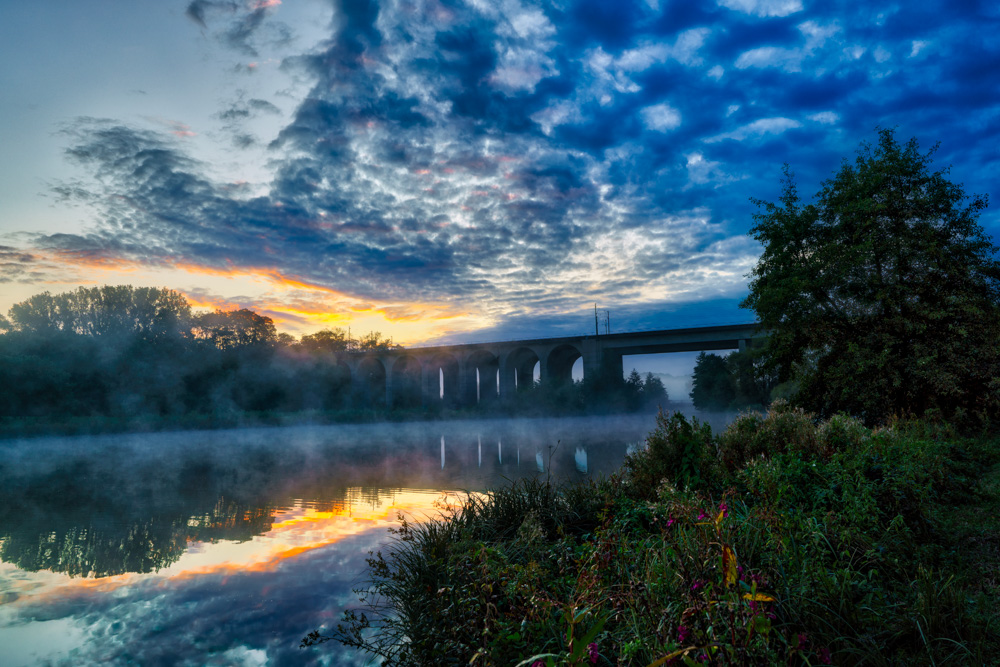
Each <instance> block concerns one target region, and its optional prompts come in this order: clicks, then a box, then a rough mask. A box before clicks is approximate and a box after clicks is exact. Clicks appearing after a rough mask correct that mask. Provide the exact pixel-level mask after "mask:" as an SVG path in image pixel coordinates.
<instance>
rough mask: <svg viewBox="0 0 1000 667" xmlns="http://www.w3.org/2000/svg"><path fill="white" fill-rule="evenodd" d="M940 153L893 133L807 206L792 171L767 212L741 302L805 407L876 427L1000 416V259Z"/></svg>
mask: <svg viewBox="0 0 1000 667" xmlns="http://www.w3.org/2000/svg"><path fill="white" fill-rule="evenodd" d="M935 150H936V147H935V148H934V149H931V150H930V151H929V152H927V153H921V152H920V149H919V146H918V144H917V141H916V139H911V140H910V141H908V142H907V143H906V144H905V145H900V144H899V143H898V142H897V141H896V138H895V133H894V131H893V130H891V129H881V130H879V131H878V143H877V144H875V145H872V144H869V143H864V144H862V145H861V147H860V148H859V150H858V152H857V156H856V158H855V160H854V162H853V163H850V162H848V161H844V163H843V164H842V165H841V167H840V170H839V171H838V172H837V173H836V175H835V176H834V177H833V178H831V179H829V180H827V181H825V182H824V183H823V184H822V188H821V189H820V191H819V193H818V194H817V196H816V202H815V204H808V205H803V204H802V203H801V201H800V199H799V196H798V193H797V190H796V187H795V183H794V179H793V177H792V174H791V173H790V171H789V169H788V167H787V165H786V167H785V171H784V173H785V179H784V182H783V190H782V195H781V198H780V201H779V203H771V202H766V201H761V200H757V199H753V200H751V201H753V202H754V203H755V204H756V205H757V206H758V209H759V210H758V213H757V214H755V216H754V220H755V223H756V224H755V226H754V227H753V228H752V229H751V230H750V233H751V234H752V235H753V237H754V238H756V239H757V240H758V241H759V242H760V243H761V244H762V245H763V253H762V254H761V257H760V259H759V261H758V263H757V265H756V267H754V269H753V270H752V271H751V273H750V275H749V277H750V278H751V282H750V294H749V295H748V296H747V298H746V299H745V300H744V301H743V303H742V304H741V305H742V306H743V307H745V308H751V309H753V310H754V311H755V312H756V314H757V318H758V320H759V321H760V324H761V328H762V329H764V330H767V331H768V332H769V333H770V336H769V338H768V342H767V350H766V355H767V357H768V362H767V367H768V368H769V369H771V370H774V371H776V372H777V373H778V375H779V379H780V380H781V381H785V380H789V379H791V378H792V377H793V376H794V377H795V379H796V380H797V381H798V383H799V389H798V391H797V393H796V394H795V396H794V399H795V400H796V402H798V403H799V404H800V405H803V406H804V407H806V408H808V409H810V410H814V411H816V412H818V413H820V414H821V415H828V414H831V413H833V412H836V411H846V412H850V413H852V414H854V415H856V416H859V417H861V418H863V419H865V420H866V421H868V422H869V423H875V422H879V421H882V420H884V419H886V418H887V417H889V416H890V415H893V414H916V415H919V414H924V413H926V412H927V411H929V410H931V411H939V412H940V413H942V414H943V415H945V416H948V417H951V416H961V415H963V414H964V415H969V414H970V413H976V414H980V415H989V414H991V413H992V414H996V412H997V408H998V406H1000V398H998V396H1000V380H997V378H998V376H1000V349H998V340H1000V263H998V262H997V259H996V250H997V249H996V248H995V247H994V246H993V245H992V243H991V242H990V239H989V237H988V236H987V235H986V233H985V232H984V230H983V228H982V227H981V226H980V225H979V223H978V217H979V215H980V212H981V211H982V210H984V209H985V208H986V206H987V199H986V197H983V196H973V197H971V199H970V198H969V197H967V196H966V195H965V193H964V191H963V189H962V187H961V186H960V185H958V184H955V183H952V182H951V181H950V180H948V178H947V177H948V170H942V171H931V158H932V156H933V154H934V152H935Z"/></svg>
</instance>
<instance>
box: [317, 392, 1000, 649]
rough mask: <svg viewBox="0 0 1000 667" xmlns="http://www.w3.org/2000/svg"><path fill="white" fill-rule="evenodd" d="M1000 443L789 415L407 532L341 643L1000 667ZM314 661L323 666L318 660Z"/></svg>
mask: <svg viewBox="0 0 1000 667" xmlns="http://www.w3.org/2000/svg"><path fill="white" fill-rule="evenodd" d="M998 449H1000V440H998V439H997V438H996V437H986V436H983V437H978V438H963V437H960V436H959V435H958V434H956V433H954V432H952V431H951V430H950V429H949V428H948V427H947V426H946V425H929V424H926V423H898V424H895V425H893V426H892V427H889V428H882V429H877V430H869V429H866V428H865V427H864V426H862V425H861V424H860V423H858V422H856V421H853V420H850V419H848V418H844V417H835V418H833V419H832V420H830V421H828V422H822V423H819V424H817V423H814V421H813V420H812V419H811V418H810V416H809V415H805V414H803V413H801V412H797V411H794V410H791V409H790V408H788V407H787V406H783V405H780V404H779V405H778V406H777V407H775V408H774V409H772V411H771V412H770V413H769V414H768V415H767V416H766V417H762V416H753V415H749V416H744V417H741V418H740V419H738V420H737V421H736V422H734V423H733V424H731V425H730V426H729V428H727V429H726V430H725V431H724V432H722V433H721V434H719V435H713V434H712V433H711V431H710V430H709V429H707V428H705V427H703V426H702V425H700V424H699V423H697V422H696V421H692V422H689V421H687V420H686V419H684V418H683V417H680V416H674V417H670V418H666V417H662V416H661V417H660V418H658V427H657V429H656V431H654V432H653V433H652V434H650V436H649V438H648V439H647V448H646V449H645V450H642V451H640V452H637V453H635V454H633V455H631V456H630V457H629V458H628V459H627V460H626V463H625V465H624V467H623V468H622V470H621V471H620V472H619V473H617V474H615V475H613V476H611V477H609V478H607V479H604V480H602V481H599V482H592V483H589V484H586V485H577V486H570V487H556V486H555V485H553V484H550V483H549V482H548V480H545V479H538V480H535V481H533V482H531V481H529V482H524V481H522V482H518V483H516V484H514V485H512V486H510V487H506V488H501V489H497V490H495V491H493V492H491V493H489V494H487V495H485V496H475V497H470V498H469V499H467V500H466V501H465V502H464V503H463V504H461V505H459V506H456V507H452V508H447V518H443V519H442V520H440V521H438V522H432V523H428V524H421V525H409V524H405V523H404V524H402V525H401V527H400V529H399V534H398V535H397V537H398V539H397V541H396V542H395V543H394V544H393V545H392V546H390V547H389V548H387V549H383V550H382V551H381V552H380V553H379V554H377V555H376V556H375V557H374V558H373V559H372V560H371V561H370V571H369V574H370V576H371V586H370V587H368V588H365V589H364V590H363V591H361V593H362V598H363V601H364V602H365V606H363V607H362V608H360V609H358V610H356V611H355V612H353V613H352V614H348V616H347V617H346V618H345V620H344V622H343V623H341V624H340V626H339V628H335V627H333V626H327V627H323V628H320V629H319V630H318V631H317V632H316V633H314V634H312V635H310V636H309V637H307V638H306V640H305V642H304V643H305V644H312V643H316V642H321V641H324V640H325V639H329V638H334V639H338V640H339V641H341V642H343V643H346V644H348V645H353V646H358V647H360V648H362V649H365V650H368V651H371V652H373V653H375V654H379V655H381V656H382V657H383V658H384V659H386V660H387V661H389V662H390V663H393V664H396V663H399V664H412V663H415V664H456V665H457V664H483V665H487V664H489V665H516V664H519V663H520V664H524V665H537V664H542V665H565V664H570V665H584V664H588V665H589V664H603V665H613V664H627V665H664V664H705V663H708V664H717V665H723V664H725V665H733V664H737V665H739V664H747V665H749V664H752V665H759V664H781V665H787V664H800V665H816V664H851V665H854V664H873V665H896V664H899V665H903V664H907V665H909V664H935V665H942V664H995V663H991V661H994V660H995V658H994V656H996V655H1000V639H998V634H997V630H998V628H1000V617H998V610H997V606H996V604H995V600H996V598H997V593H998V592H1000V591H998V590H997V589H998V572H1000V542H998V538H997V535H998V534H1000V519H998V516H1000V467H998V462H1000V456H998ZM313 650H317V649H313Z"/></svg>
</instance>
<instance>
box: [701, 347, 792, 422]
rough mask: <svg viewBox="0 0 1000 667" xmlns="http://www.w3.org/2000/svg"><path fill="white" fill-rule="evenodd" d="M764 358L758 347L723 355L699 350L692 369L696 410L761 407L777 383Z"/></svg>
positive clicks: (763, 351) (762, 351)
mask: <svg viewBox="0 0 1000 667" xmlns="http://www.w3.org/2000/svg"><path fill="white" fill-rule="evenodd" d="M765 361H766V357H765V350H764V349H763V348H761V347H749V348H747V349H746V350H743V351H740V352H730V353H729V354H728V355H726V356H725V357H720V356H719V355H717V354H706V353H705V352H702V353H700V354H699V355H698V357H697V359H696V360H695V366H694V372H693V373H692V386H691V394H690V396H691V401H692V402H693V403H694V406H695V407H696V408H698V409H699V410H743V409H746V408H748V407H755V408H763V407H764V406H765V405H767V404H768V403H769V402H770V398H771V390H772V389H773V388H774V387H775V386H776V384H777V378H776V377H775V376H773V375H772V374H771V373H770V372H769V371H768V369H767V367H766V365H765Z"/></svg>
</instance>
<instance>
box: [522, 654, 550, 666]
mask: <svg viewBox="0 0 1000 667" xmlns="http://www.w3.org/2000/svg"><path fill="white" fill-rule="evenodd" d="M558 657H559V654H558V653H538V654H537V655H533V656H531V657H530V658H525V659H524V660H522V661H521V662H519V663H517V664H516V665H514V667H530V665H533V664H535V661H536V660H541V659H542V658H545V659H546V660H547V661H551V660H552V658H558Z"/></svg>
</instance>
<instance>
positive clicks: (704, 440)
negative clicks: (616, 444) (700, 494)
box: [624, 410, 718, 498]
mask: <svg viewBox="0 0 1000 667" xmlns="http://www.w3.org/2000/svg"><path fill="white" fill-rule="evenodd" d="M717 460H718V457H717V455H716V450H715V443H714V441H713V439H712V428H711V427H710V426H709V425H708V424H702V423H700V422H699V421H698V419H697V418H695V417H693V418H692V419H691V421H688V420H687V419H685V417H684V415H682V414H681V413H679V412H675V413H674V414H673V415H671V416H670V417H669V418H668V417H666V416H664V414H663V411H662V410H661V411H660V412H659V413H658V414H657V415H656V429H655V430H654V431H653V432H652V433H650V434H649V436H648V437H647V438H646V446H645V448H644V449H641V450H639V451H638V452H635V453H634V454H630V455H629V456H627V457H626V458H625V464H624V470H625V475H626V478H627V479H628V480H629V482H630V483H631V485H632V486H633V488H634V489H635V492H636V493H637V494H638V495H639V496H641V497H648V498H652V497H654V496H655V493H656V488H657V486H659V484H660V482H661V481H662V480H668V481H669V482H671V483H672V484H674V485H675V486H677V487H679V488H682V489H685V488H691V489H707V488H709V487H710V486H711V485H712V484H716V483H718V475H716V474H715V471H716V469H717V468H718V464H717Z"/></svg>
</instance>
